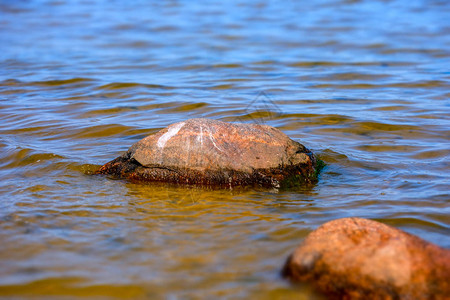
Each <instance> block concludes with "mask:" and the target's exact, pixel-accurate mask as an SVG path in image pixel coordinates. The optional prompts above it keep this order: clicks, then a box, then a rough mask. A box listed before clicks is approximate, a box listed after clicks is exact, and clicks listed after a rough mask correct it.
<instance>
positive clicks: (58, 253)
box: [0, 0, 450, 299]
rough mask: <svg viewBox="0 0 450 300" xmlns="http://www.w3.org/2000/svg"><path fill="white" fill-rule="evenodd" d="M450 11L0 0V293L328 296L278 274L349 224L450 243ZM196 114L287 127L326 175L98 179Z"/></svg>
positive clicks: (417, 3)
mask: <svg viewBox="0 0 450 300" xmlns="http://www.w3.org/2000/svg"><path fill="white" fill-rule="evenodd" d="M131 3H132V4H131ZM449 13H450V3H449V2H448V1H446V0H443V1H439V0H430V1H425V0H413V1H411V0H408V1H406V0H392V1H362V0H361V1H338V0H322V1H308V3H304V1H286V2H283V3H281V2H275V1H257V2H252V3H251V4H249V3H247V1H215V0H212V1H204V2H202V3H201V4H200V3H195V2H194V1H191V2H187V1H186V2H182V1H159V2H156V1H154V2H150V1H133V2H130V1H83V2H81V1H0V122H1V123H0V297H2V298H7V299H12V298H14V299H22V298H33V299H52V298H53V299H72V298H89V299H160V298H166V299H214V298H228V299H236V298H241V299H292V298H300V299H312V298H314V299H315V296H314V295H313V294H312V293H311V291H309V290H308V288H307V287H294V286H291V285H289V284H288V283H286V282H285V281H283V280H282V279H281V278H280V276H279V271H280V268H281V266H282V264H283V263H284V260H285V259H286V257H287V256H288V255H289V254H290V253H291V252H292V251H293V250H294V248H295V247H296V246H297V245H298V244H299V243H300V242H301V241H302V239H303V238H304V237H305V236H306V235H307V234H308V233H309V232H311V230H313V229H314V228H317V226H319V225H320V224H322V223H324V222H326V221H329V220H333V219H336V218H342V217H348V216H359V217H365V218H370V219H375V220H379V221H382V222H384V223H387V224H390V225H393V226H395V227H398V228H401V229H403V230H405V231H407V232H410V233H413V234H416V235H419V236H420V237H422V238H424V239H426V240H429V241H431V242H434V243H436V244H438V245H441V246H443V247H450V235H449V233H450V216H449V215H450V195H449V190H450V188H449V178H450V172H449V171H450V166H449V163H448V159H449V153H450V149H449V148H450V147H449V146H450V132H449V128H450V100H449V98H450V68H449V66H450V22H449V21H448V20H449V18H448V16H449V15H450V14H449ZM193 117H207V118H214V119H219V120H223V121H242V122H257V123H265V124H268V125H272V126H275V127H277V128H279V129H281V130H282V131H284V132H285V133H286V134H288V135H289V136H290V137H292V138H293V139H295V140H298V141H300V142H302V143H303V144H305V145H306V146H307V147H308V148H311V149H312V150H313V151H314V152H315V153H317V154H318V155H319V157H320V158H321V159H323V160H324V161H325V162H326V163H327V167H326V168H325V169H324V171H323V173H322V175H321V178H320V181H319V183H318V184H317V185H315V186H310V187H305V188H303V189H295V190H282V191H279V190H263V189H261V190H258V189H234V190H209V189H204V188H198V187H176V186H170V185H161V184H159V185H157V184H154V185H136V184H131V183H127V182H123V181H114V180H111V179H108V178H105V177H97V176H92V175H89V174H90V173H91V172H92V171H93V170H95V169H96V168H98V167H99V166H100V165H101V164H103V163H105V162H107V161H109V160H111V159H113V158H115V157H117V156H118V155H120V154H121V153H122V152H123V151H125V150H126V149H127V148H128V147H129V146H130V145H131V144H133V143H134V142H136V141H138V140H139V139H141V138H143V137H144V136H146V135H147V134H150V133H153V132H155V131H157V130H159V129H161V128H163V127H165V126H167V125H168V124H171V123H174V122H177V121H181V120H185V119H188V118H193Z"/></svg>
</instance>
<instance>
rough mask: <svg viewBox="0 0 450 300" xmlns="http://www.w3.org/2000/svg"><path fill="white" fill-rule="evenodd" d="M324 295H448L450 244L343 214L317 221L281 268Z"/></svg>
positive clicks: (368, 296) (286, 273)
mask: <svg viewBox="0 0 450 300" xmlns="http://www.w3.org/2000/svg"><path fill="white" fill-rule="evenodd" d="M282 273H283V275H284V276H285V277H287V278H289V279H291V280H292V281H295V282H307V283H311V284H312V285H313V286H314V287H315V288H316V289H318V290H319V291H321V292H322V293H324V294H325V295H326V296H327V297H328V298H329V299H449V297H450V250H447V249H443V248H440V247H438V246H436V245H433V244H431V243H429V242H427V241H424V240H422V239H420V238H418V237H416V236H414V235H411V234H408V233H406V232H404V231H401V230H399V229H396V228H393V227H390V226H387V225H384V224H382V223H379V222H376V221H371V220H366V219H360V218H345V219H339V220H334V221H331V222H328V223H325V224H324V225H322V226H320V227H319V228H318V229H317V230H315V231H314V232H312V233H311V234H310V235H309V236H308V237H307V238H306V240H305V241H304V242H303V243H302V244H301V245H300V246H299V247H298V248H297V249H296V250H295V252H294V254H292V255H291V256H290V257H289V258H288V260H287V262H286V264H285V266H284V268H283V271H282Z"/></svg>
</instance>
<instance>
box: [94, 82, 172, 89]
mask: <svg viewBox="0 0 450 300" xmlns="http://www.w3.org/2000/svg"><path fill="white" fill-rule="evenodd" d="M137 87H141V88H146V89H164V90H168V89H173V87H170V86H166V85H160V84H143V83H135V82H113V83H108V84H105V85H101V86H99V87H97V88H96V90H120V89H128V88H137Z"/></svg>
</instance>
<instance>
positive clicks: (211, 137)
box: [209, 131, 223, 152]
mask: <svg viewBox="0 0 450 300" xmlns="http://www.w3.org/2000/svg"><path fill="white" fill-rule="evenodd" d="M209 139H210V140H211V142H212V143H213V145H214V147H216V149H217V150H219V151H220V152H223V150H222V149H220V148H219V147H218V146H217V145H216V143H215V142H214V141H215V140H216V139H215V138H214V137H213V135H212V133H211V131H210V132H209Z"/></svg>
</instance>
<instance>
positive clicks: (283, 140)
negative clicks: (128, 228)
mask: <svg viewBox="0 0 450 300" xmlns="http://www.w3.org/2000/svg"><path fill="white" fill-rule="evenodd" d="M320 166H322V164H320V163H318V160H317V159H316V157H315V156H314V154H313V153H312V152H311V151H310V150H308V149H307V148H306V147H305V146H303V145H302V144H300V143H298V142H296V141H293V140H292V139H290V138H289V137H288V136H287V135H285V134H284V133H282V132H281V131H280V130H278V129H276V128H273V127H270V126H267V125H256V124H238V123H236V124H234V123H226V122H222V121H217V120H211V119H190V120H186V121H183V122H178V123H175V124H172V125H170V126H168V127H167V128H165V129H162V130H161V131H159V132H157V133H155V134H152V135H149V136H147V137H146V138H144V139H142V140H140V141H138V142H137V143H135V144H134V145H132V146H131V148H130V149H129V150H128V151H127V152H126V153H124V154H123V155H122V156H120V157H118V158H116V159H114V160H112V161H110V162H108V163H107V164H105V165H103V166H102V167H101V168H100V169H99V170H98V171H97V172H96V173H97V174H107V175H112V176H114V177H117V178H123V179H128V180H131V181H144V182H152V181H160V182H171V183H180V184H199V185H213V186H224V187H225V186H227V187H233V186H246V185H259V186H267V187H281V186H283V187H284V186H286V185H295V184H305V183H306V184H307V183H314V182H316V181H317V177H318V171H319V170H320Z"/></svg>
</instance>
